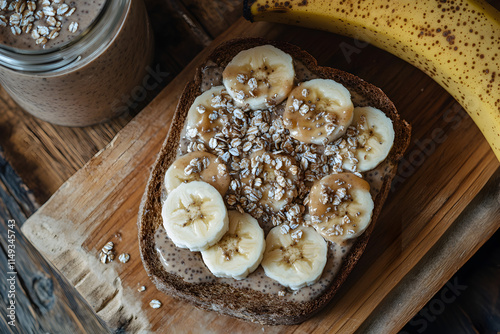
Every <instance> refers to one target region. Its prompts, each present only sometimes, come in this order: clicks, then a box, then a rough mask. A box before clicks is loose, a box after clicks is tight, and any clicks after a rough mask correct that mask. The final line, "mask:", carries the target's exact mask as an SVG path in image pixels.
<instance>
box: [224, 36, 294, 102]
mask: <svg viewBox="0 0 500 334" xmlns="http://www.w3.org/2000/svg"><path fill="white" fill-rule="evenodd" d="M294 78H295V71H294V69H293V60H292V57H291V56H290V55H289V54H287V53H285V52H283V51H281V50H280V49H278V48H276V47H274V46H272V45H262V46H257V47H255V48H252V49H248V50H244V51H241V52H240V53H238V54H237V55H236V56H235V57H234V58H233V59H232V60H231V61H230V62H229V64H228V65H227V66H226V68H225V69H224V72H223V73H222V81H223V83H224V86H225V87H226V89H227V91H228V92H229V94H230V95H231V96H232V97H233V99H234V100H235V101H236V103H238V104H239V105H240V106H245V105H248V107H249V108H250V109H252V110H258V109H262V108H267V107H269V106H270V105H277V104H279V103H281V102H282V101H283V100H284V99H285V98H286V97H287V96H288V93H290V91H291V90H292V86H293V80H294Z"/></svg>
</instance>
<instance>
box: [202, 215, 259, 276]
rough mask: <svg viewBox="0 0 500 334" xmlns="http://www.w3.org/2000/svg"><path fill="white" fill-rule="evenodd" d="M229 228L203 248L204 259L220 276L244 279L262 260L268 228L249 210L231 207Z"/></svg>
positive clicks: (213, 272)
mask: <svg viewBox="0 0 500 334" xmlns="http://www.w3.org/2000/svg"><path fill="white" fill-rule="evenodd" d="M228 216H229V230H228V231H227V232H226V234H224V236H223V237H222V239H221V240H220V241H219V242H218V243H216V244H215V245H213V246H212V247H210V248H208V249H206V250H203V251H201V256H202V257H203V262H205V265H206V266H207V267H208V269H209V270H210V271H211V272H212V274H214V275H215V276H217V277H232V278H234V279H243V278H245V277H247V276H248V274H250V273H252V272H253V271H254V270H255V269H257V267H258V266H259V264H260V261H262V256H263V255H264V249H265V246H266V244H265V241H264V230H263V229H262V228H261V227H260V225H259V222H258V221H257V219H255V218H253V217H252V216H250V215H249V214H248V213H240V212H238V211H234V210H232V211H228Z"/></svg>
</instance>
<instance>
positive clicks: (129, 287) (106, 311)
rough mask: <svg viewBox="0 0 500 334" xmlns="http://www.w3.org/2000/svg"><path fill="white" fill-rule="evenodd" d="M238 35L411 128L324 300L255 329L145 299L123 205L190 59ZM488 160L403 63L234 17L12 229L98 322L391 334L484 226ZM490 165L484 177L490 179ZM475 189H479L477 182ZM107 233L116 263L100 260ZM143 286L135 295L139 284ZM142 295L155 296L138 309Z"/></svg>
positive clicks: (142, 177)
mask: <svg viewBox="0 0 500 334" xmlns="http://www.w3.org/2000/svg"><path fill="white" fill-rule="evenodd" d="M240 36H259V37H266V38H270V39H280V40H285V41H288V42H292V43H294V44H297V45H299V46H300V47H302V48H304V49H305V50H307V51H309V52H310V53H311V54H312V55H313V56H315V57H316V58H317V59H318V62H319V64H321V65H325V66H333V67H337V68H340V69H343V70H346V71H349V72H353V73H354V74H356V75H358V76H360V77H362V78H364V79H365V80H367V81H369V82H371V83H373V84H375V85H377V86H379V87H381V88H382V89H383V90H384V91H385V92H386V94H387V95H388V96H389V97H390V98H391V99H393V101H394V103H395V104H396V107H397V108H398V109H399V111H400V113H401V115H402V117H403V118H404V119H406V120H407V121H409V122H410V123H411V124H412V126H413V134H412V143H411V145H410V148H409V150H408V153H407V154H406V156H405V158H404V160H403V161H402V164H401V166H400V169H399V172H398V175H397V176H396V179H395V181H394V183H393V189H392V191H391V194H390V196H389V198H388V200H387V202H386V205H385V207H384V209H383V211H382V215H381V217H380V218H379V221H378V222H377V225H376V227H375V230H374V233H373V234H372V237H371V240H370V242H369V244H368V246H367V248H366V251H365V254H364V255H363V257H362V258H361V260H360V262H359V263H358V265H357V266H356V268H355V269H354V271H353V272H352V273H351V275H350V276H349V278H348V279H347V281H346V283H345V284H344V285H343V286H342V288H341V289H340V291H339V293H338V294H337V295H336V297H335V298H334V300H333V301H332V302H331V303H330V304H329V306H328V307H327V308H326V309H325V310H324V311H322V312H321V313H319V314H318V315H317V316H315V317H314V318H313V319H311V320H309V321H306V322H305V323H303V324H301V325H298V326H291V327H285V326H278V327H267V326H264V327H263V326H260V325H257V324H251V323H247V322H243V321H240V320H235V319H232V318H229V317H226V316H220V315H218V314H216V313H213V312H206V311H201V310H198V309H196V308H194V307H192V306H191V305H190V304H187V303H185V302H182V301H176V300H174V299H173V298H171V297H169V296H167V295H163V294H161V293H159V292H158V291H157V290H156V288H155V287H154V285H153V284H152V283H151V282H150V280H149V278H148V277H147V275H146V272H145V271H144V268H143V266H142V262H141V260H140V257H139V249H138V241H137V227H136V221H137V213H138V208H139V202H140V200H141V197H142V195H143V192H144V190H145V185H146V181H147V179H148V176H149V172H150V170H151V166H152V165H153V162H154V160H155V158H156V155H157V153H158V151H159V149H160V147H161V144H162V142H163V140H164V138H165V137H166V135H167V131H168V128H169V125H170V121H171V119H172V115H173V113H174V110H175V107H176V104H177V100H178V97H179V96H180V94H181V92H182V89H183V88H184V85H185V84H186V83H187V82H188V81H189V80H190V79H191V78H192V77H193V75H194V69H195V67H196V66H198V65H199V64H200V63H201V62H202V60H203V59H204V57H205V56H206V55H207V54H208V53H209V52H210V50H211V49H213V47H214V46H216V45H218V44H219V43H220V42H222V41H224V40H228V39H231V38H235V37H240ZM498 170H499V163H498V161H497V160H496V158H495V156H494V154H493V152H492V151H491V150H490V148H489V146H488V144H487V143H486V141H485V140H484V138H483V137H482V135H481V133H480V132H479V130H478V129H477V127H476V126H475V125H474V123H473V122H472V121H471V119H470V118H469V117H468V116H467V114H466V113H465V112H464V111H463V110H462V108H461V107H460V106H459V105H458V104H457V103H456V102H455V101H454V100H453V99H452V98H451V97H450V96H449V95H448V94H447V93H446V92H445V91H444V90H443V89H441V88H440V87H439V86H438V85H437V84H436V83H434V82H433V81H432V80H431V79H430V78H428V77H427V76H426V75H424V74H423V73H422V72H420V71H419V70H417V69H416V68H414V67H412V66H410V65H408V64H406V63H404V62H402V61H401V60H399V59H397V58H395V57H393V56H392V55H389V54H387V53H385V52H383V51H381V50H378V49H376V48H374V47H371V46H367V45H365V44H362V43H360V42H358V41H355V40H349V39H346V38H343V37H339V36H336V35H333V34H328V33H324V32H318V31H312V30H308V29H301V28H295V27H288V26H284V25H277V24H269V23H253V24H252V23H249V22H247V21H245V20H243V19H240V20H239V21H237V22H236V23H235V24H234V25H233V26H232V27H231V28H230V29H228V31H227V32H225V33H224V34H222V35H221V36H220V37H219V38H218V39H217V40H216V41H215V42H214V43H213V44H212V45H211V46H210V47H209V48H208V49H206V50H204V51H203V52H202V53H201V54H200V55H199V56H198V57H196V58H195V59H194V60H193V62H192V63H191V64H190V65H189V66H188V67H187V68H186V69H185V70H184V71H183V72H182V73H181V74H179V75H178V77H177V78H175V79H174V80H173V81H172V82H171V83H170V84H169V85H168V87H166V88H165V89H164V90H163V91H162V92H161V93H160V94H159V95H158V97H157V98H156V99H155V100H154V101H153V102H152V103H151V104H150V105H148V106H147V107H146V108H145V109H144V110H143V111H142V112H141V113H140V114H139V115H138V116H136V117H135V119H133V120H132V121H131V122H130V123H129V124H128V125H127V126H126V127H125V128H123V130H121V131H120V132H119V133H118V134H117V135H116V137H115V138H114V139H113V141H112V142H111V143H110V144H109V145H108V146H107V147H106V148H105V149H103V150H102V151H100V152H99V153H98V154H97V155H96V156H95V157H94V158H93V159H92V160H90V161H89V162H88V163H87V164H86V165H85V166H84V167H83V168H82V169H81V170H80V171H78V172H77V173H76V174H75V175H73V176H72V177H71V178H70V179H69V180H68V181H67V182H66V183H65V184H64V185H63V186H62V187H61V188H60V189H59V190H58V191H57V192H56V193H55V194H54V195H53V196H52V198H51V199H50V200H49V201H48V202H47V203H45V205H44V206H43V207H42V208H40V209H39V210H38V212H36V213H35V214H34V215H33V216H32V217H31V218H30V219H29V220H28V221H27V222H26V223H25V224H24V226H23V232H24V233H25V234H26V236H27V237H28V238H29V239H30V240H31V242H32V243H33V244H34V245H35V246H36V247H37V248H38V249H39V250H40V252H41V253H42V254H43V255H44V256H45V257H46V258H47V259H49V260H50V261H51V262H52V263H53V264H54V265H55V266H56V267H57V268H58V269H59V270H60V271H61V272H62V274H63V275H64V276H65V277H66V278H68V280H69V281H70V282H71V283H72V284H74V285H75V287H76V288H77V289H78V291H79V292H80V293H81V294H82V295H83V296H84V298H85V299H86V300H87V301H88V302H89V304H90V305H91V306H92V307H93V309H94V310H95V311H96V313H97V314H98V315H99V316H100V317H102V319H104V320H105V321H106V322H107V323H108V324H109V326H110V327H111V328H113V329H123V330H126V331H129V332H141V333H142V332H146V331H153V332H158V333H177V332H178V333H186V332H192V333H198V332H203V333H239V332H245V333H251V332H269V333H284V332H288V331H296V332H297V333H324V332H326V331H329V332H341V333H350V332H354V331H355V330H357V329H359V328H360V327H361V328H362V330H363V331H375V332H385V333H389V332H395V331H398V330H399V329H400V328H401V327H402V326H403V325H404V324H405V323H406V322H407V321H408V320H409V319H410V318H411V317H412V316H413V315H414V314H415V313H416V312H418V310H419V309H420V308H422V306H423V305H424V304H425V303H426V302H427V301H428V300H429V299H430V298H431V297H432V296H433V294H434V293H435V292H436V291H437V290H438V289H439V288H440V287H441V286H442V285H443V284H444V283H445V282H446V281H447V280H448V279H449V278H450V277H451V276H452V275H453V274H454V273H455V272H456V270H458V268H459V267H460V266H461V265H463V263H465V261H466V260H467V259H468V258H469V257H470V256H471V255H472V254H473V253H474V252H475V251H476V250H477V249H478V248H479V247H480V246H481V245H482V244H483V243H484V242H485V241H486V240H487V239H488V238H489V237H490V236H491V235H492V234H493V233H494V232H495V230H496V229H497V228H498V223H499V221H500V211H499V209H498V208H499V207H500V202H499V201H500V195H499V194H500V191H499V188H500V187H499V180H500V178H499V177H498V174H499V173H498ZM495 172H496V174H495ZM485 185H487V186H485ZM108 241H113V242H114V244H115V250H116V252H117V255H119V254H120V253H128V254H130V261H129V262H128V263H120V262H119V261H117V260H115V261H113V262H112V263H109V264H102V263H100V262H99V260H98V254H99V251H100V249H101V248H102V247H103V246H104V244H106V242H108ZM142 285H144V286H146V291H144V292H138V291H137V288H138V287H139V286H142ZM152 299H158V300H160V301H161V303H162V307H160V308H159V309H153V308H151V307H150V306H149V302H150V301H151V300H152Z"/></svg>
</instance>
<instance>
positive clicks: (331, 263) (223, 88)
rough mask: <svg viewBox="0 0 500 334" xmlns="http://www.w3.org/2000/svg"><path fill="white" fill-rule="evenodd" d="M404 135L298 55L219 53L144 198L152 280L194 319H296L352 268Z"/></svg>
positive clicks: (280, 50)
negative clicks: (188, 306) (198, 312)
mask: <svg viewBox="0 0 500 334" xmlns="http://www.w3.org/2000/svg"><path fill="white" fill-rule="evenodd" d="M409 137H410V126H409V125H408V124H407V123H406V122H405V121H403V120H401V119H400V117H399V115H398V114H397V111H396V109H395V107H394V105H393V103H392V102H391V101H390V100H389V99H388V98H387V96H386V95H385V94H384V93H383V92H382V91H381V90H380V89H378V88H376V87H374V86H373V85H370V84H368V83H367V82H365V81H363V80H362V79H360V78H358V77H356V76H354V75H352V74H349V73H345V72H342V71H340V70H336V69H333V68H326V67H320V66H318V65H317V63H316V60H315V59H314V58H313V57H312V56H311V55H309V54H308V53H306V52H305V51H303V50H301V49H299V48H298V47H296V46H293V45H290V44H287V43H284V42H277V41H267V40H263V39H257V38H252V39H237V40H232V41H229V42H226V43H224V44H222V45H220V46H219V47H218V48H217V49H215V50H214V52H213V53H212V54H211V55H210V56H209V57H208V59H207V60H206V61H205V63H204V64H203V66H201V67H200V68H198V69H197V72H196V75H195V78H194V81H192V82H189V83H188V84H187V86H186V88H185V89H184V92H183V94H182V96H181V98H180V100H179V104H178V106H177V109H176V113H175V116H174V119H173V121H172V126H171V128H170V131H169V134H168V136H167V139H166V141H165V142H164V145H163V147H162V150H161V152H160V154H159V156H158V159H157V161H156V163H155V166H154V168H153V171H152V173H151V176H150V179H149V182H148V185H147V189H146V192H145V194H144V196H143V200H142V203H141V207H140V213H139V218H138V227H139V244H140V250H141V257H142V261H143V263H144V267H145V269H146V271H147V272H148V275H149V276H150V277H151V278H152V280H153V282H154V284H155V285H156V286H157V288H158V289H159V290H161V291H163V292H165V293H168V294H170V295H172V296H174V297H177V298H179V299H182V300H186V301H189V302H191V303H193V304H194V305H196V306H197V307H200V308H202V309H206V310H213V311H217V312H220V313H223V314H227V315H231V316H234V317H237V318H240V319H245V320H249V321H253V322H258V323H261V324H270V325H278V324H296V323H300V322H302V321H304V320H305V319H307V318H309V317H310V316H312V315H313V314H314V313H315V312H317V311H318V310H319V309H321V308H322V307H323V306H325V305H326V303H327V302H328V301H329V300H331V298H332V297H333V296H334V294H335V292H336V291H337V290H338V288H339V286H340V285H341V284H342V282H343V281H344V280H345V279H346V277H347V275H348V274H349V272H350V271H351V270H352V268H353V267H354V265H355V263H356V262H357V261H358V259H359V258H360V256H361V254H362V252H363V250H364V248H365V246H366V244H367V242H368V238H369V236H370V234H371V232H372V230H373V227H374V223H375V221H376V219H377V217H378V215H379V213H380V210H381V208H382V205H383V202H384V201H385V198H386V197H387V194H388V191H389V188H390V184H391V180H392V178H393V177H394V175H395V173H396V170H397V163H398V160H399V159H400V158H401V157H402V155H403V153H404V151H405V150H406V148H407V146H408V143H409Z"/></svg>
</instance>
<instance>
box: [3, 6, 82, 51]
mask: <svg viewBox="0 0 500 334" xmlns="http://www.w3.org/2000/svg"><path fill="white" fill-rule="evenodd" d="M75 11H76V8H75V7H70V5H68V4H66V3H65V2H64V0H52V1H51V0H43V1H40V0H37V1H26V0H0V29H2V30H3V29H8V30H10V33H11V34H12V35H13V36H21V35H23V34H26V35H30V36H31V38H32V39H33V44H34V45H40V46H42V47H43V48H45V44H47V43H48V42H49V41H50V40H53V39H56V38H57V37H59V36H60V34H61V31H62V29H63V28H64V27H67V30H68V31H69V32H70V33H72V34H75V33H76V32H77V31H78V26H79V25H78V22H75V21H72V22H69V19H68V18H69V17H70V16H72V15H73V13H75ZM6 33H7V32H2V31H1V30H0V37H2V35H5V34H6ZM3 40H4V41H3V42H4V44H12V45H15V44H16V43H14V42H12V41H11V42H10V43H5V42H6V41H7V38H6V36H3ZM1 42H2V41H1V40H0V44H1Z"/></svg>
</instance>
